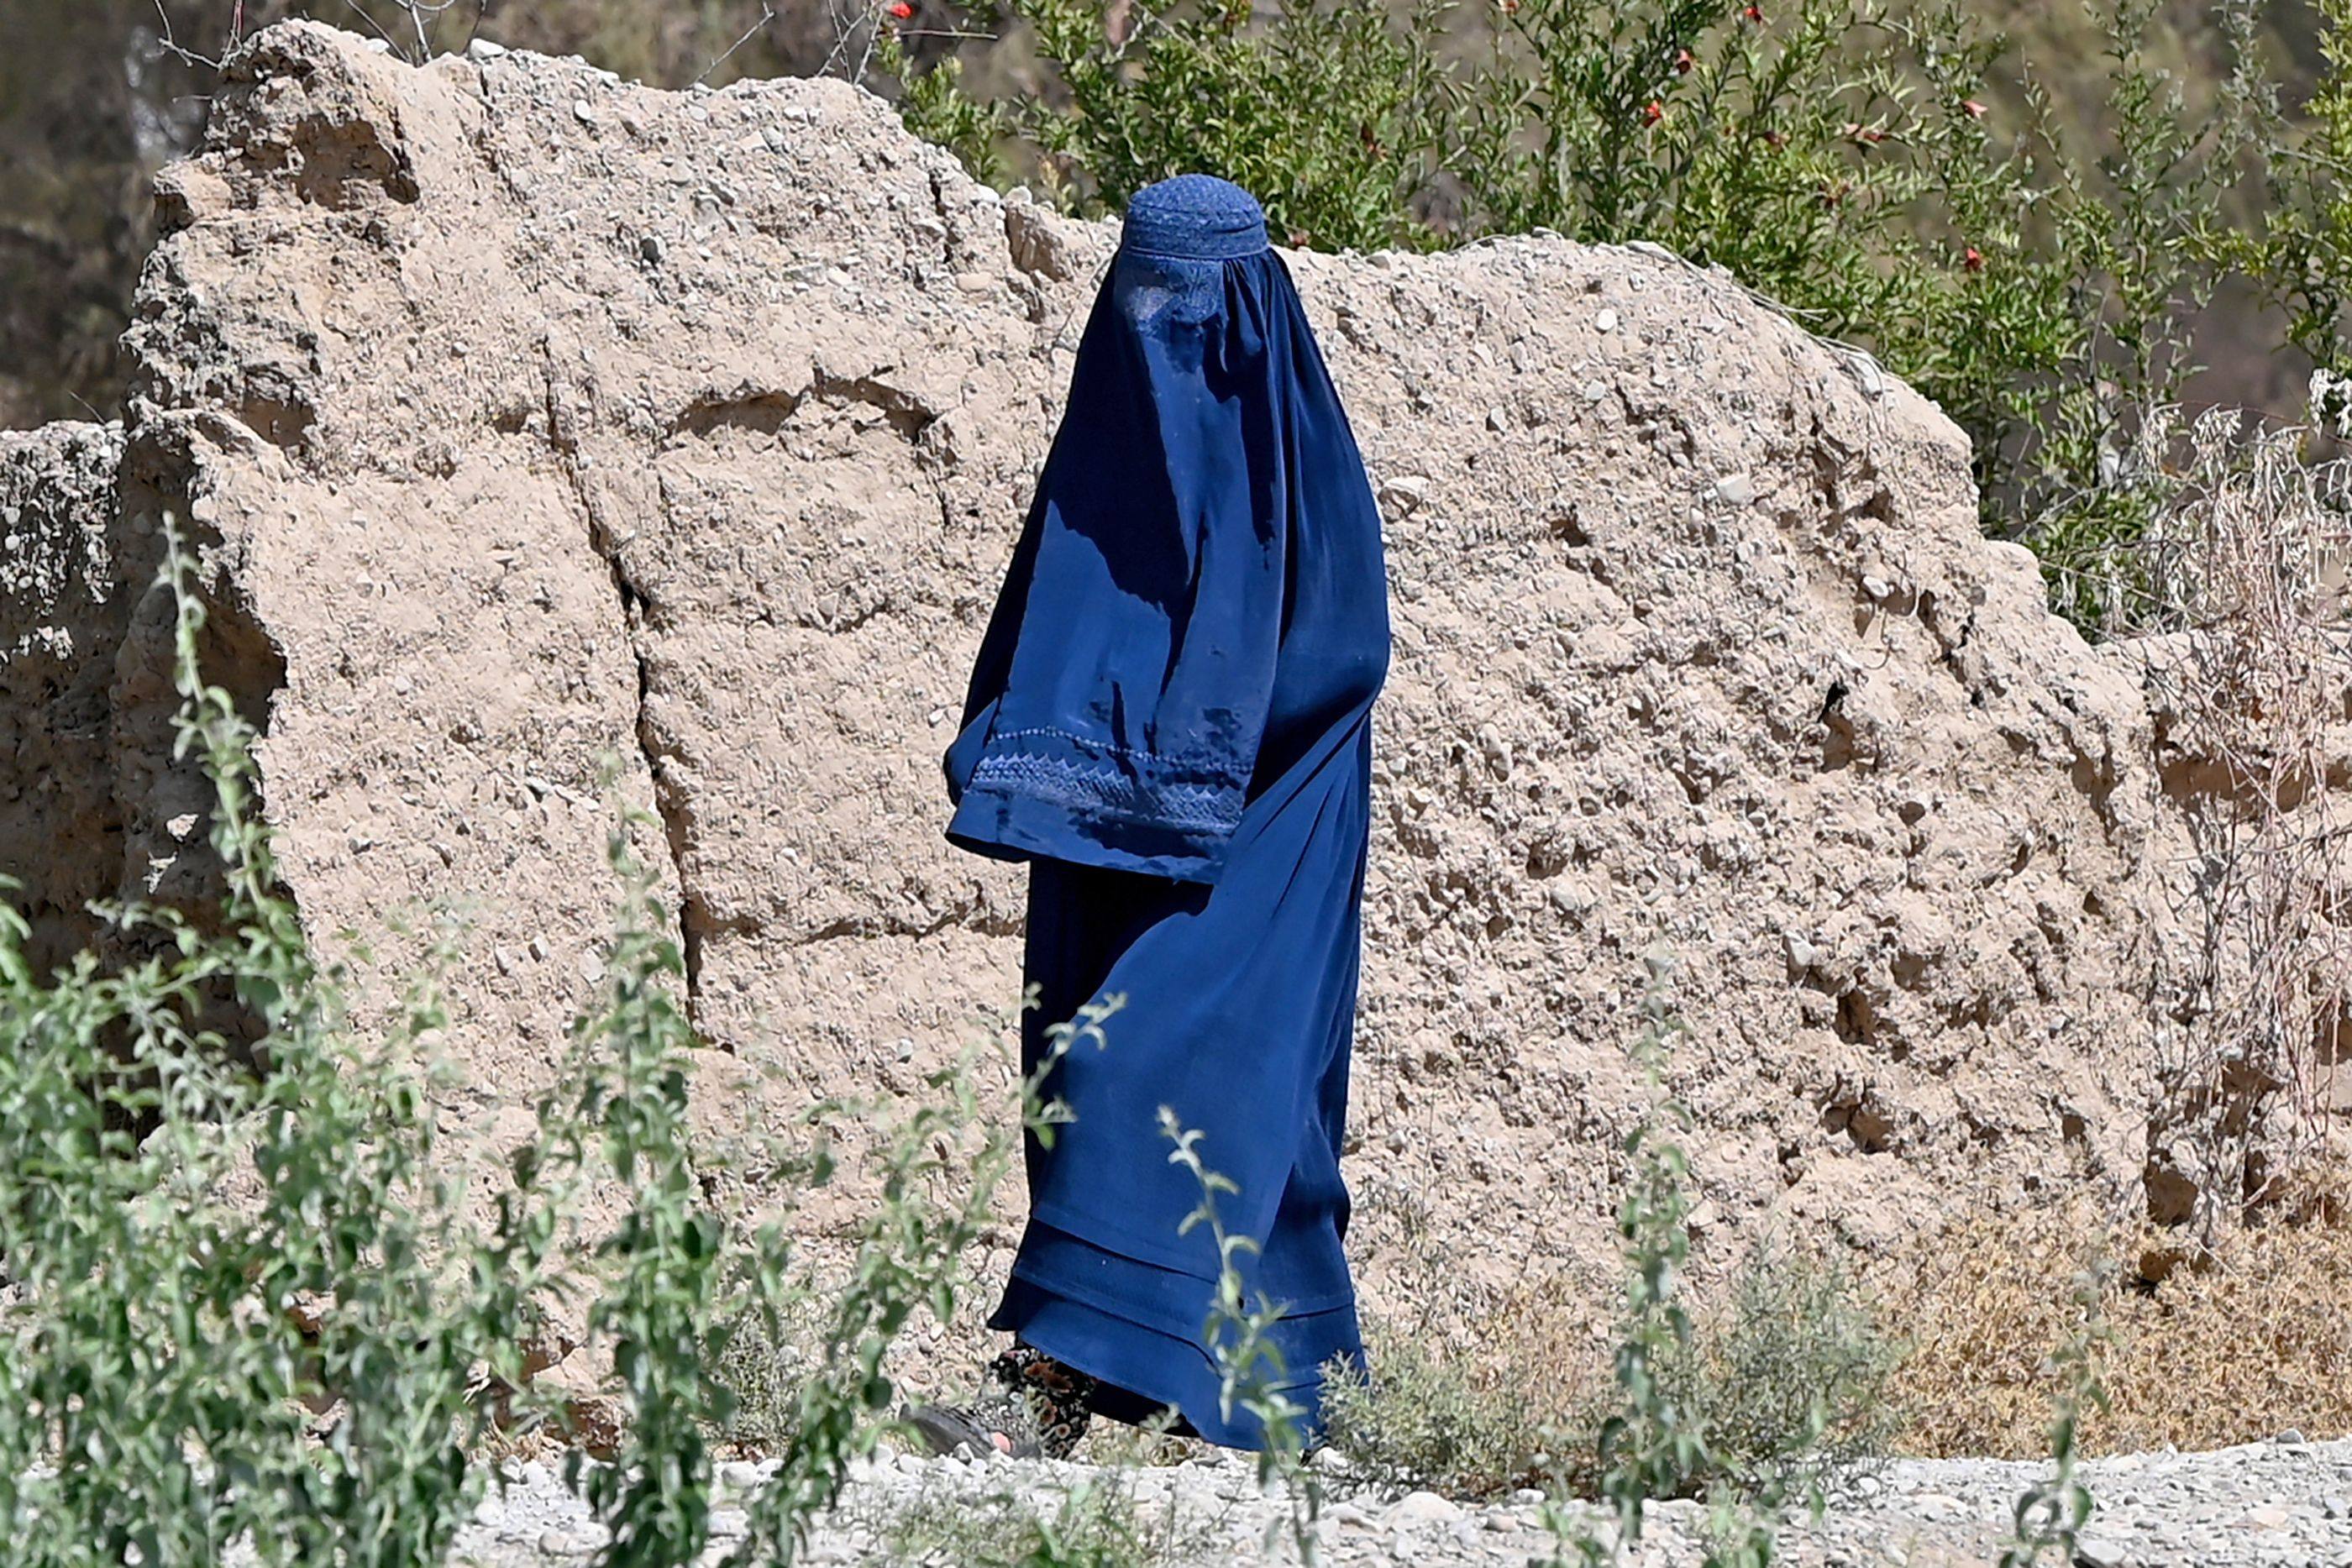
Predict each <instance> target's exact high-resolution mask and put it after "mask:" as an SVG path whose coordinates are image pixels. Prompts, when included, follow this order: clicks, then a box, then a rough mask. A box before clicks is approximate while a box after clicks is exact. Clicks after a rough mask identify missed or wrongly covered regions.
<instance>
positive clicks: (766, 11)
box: [694, 0, 776, 87]
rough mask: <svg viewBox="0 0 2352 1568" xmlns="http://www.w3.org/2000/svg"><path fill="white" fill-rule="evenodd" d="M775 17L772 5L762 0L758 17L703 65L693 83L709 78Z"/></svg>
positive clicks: (700, 82)
mask: <svg viewBox="0 0 2352 1568" xmlns="http://www.w3.org/2000/svg"><path fill="white" fill-rule="evenodd" d="M775 19H776V12H775V8H774V7H773V6H772V5H766V4H765V3H764V0H763V3H762V4H761V6H760V19H759V20H758V21H756V22H754V23H752V24H751V26H748V27H746V28H744V29H743V36H742V37H740V38H738V39H736V40H735V41H734V42H733V43H731V44H730V45H728V46H727V47H726V50H725V51H724V52H723V53H721V54H719V56H718V57H716V58H714V59H713V60H712V61H711V62H710V63H709V65H707V66H705V67H703V68H702V74H701V75H700V76H698V77H697V78H694V85H695V86H697V87H700V86H701V85H702V84H703V83H704V82H706V81H709V79H710V73H711V72H712V71H715V70H717V69H718V68H719V67H720V66H723V65H725V64H726V63H727V60H728V57H729V56H731V55H732V54H734V52H735V51H736V50H738V49H740V48H741V47H743V46H744V45H746V44H748V43H750V42H751V39H752V37H754V36H755V35H757V34H758V32H759V31H760V29H761V28H762V27H764V26H767V25H768V24H769V23H771V22H772V21H774V20H775Z"/></svg>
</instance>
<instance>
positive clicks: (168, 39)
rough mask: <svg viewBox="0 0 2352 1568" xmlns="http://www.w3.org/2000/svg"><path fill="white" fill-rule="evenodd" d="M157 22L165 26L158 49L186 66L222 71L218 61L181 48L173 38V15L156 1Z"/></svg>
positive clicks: (159, 1)
mask: <svg viewBox="0 0 2352 1568" xmlns="http://www.w3.org/2000/svg"><path fill="white" fill-rule="evenodd" d="M243 3H244V0H238V4H239V5H243ZM155 20H156V21H158V22H159V23H161V24H163V37H161V38H159V39H157V40H156V44H155V47H157V48H159V49H162V50H163V52H164V53H165V54H167V55H170V56H172V57H173V58H175V59H177V60H178V61H179V62H180V63H181V64H182V65H184V66H203V67H205V68H206V69H208V70H215V71H216V70H218V69H220V62H219V61H218V60H208V59H206V58H205V57H204V56H202V55H200V54H197V53H196V52H195V51H194V49H186V48H183V47H180V41H179V40H178V39H177V38H174V37H173V36H172V14H171V13H170V12H169V11H166V10H164V9H163V0H155Z"/></svg>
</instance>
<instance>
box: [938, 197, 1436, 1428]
mask: <svg viewBox="0 0 2352 1568" xmlns="http://www.w3.org/2000/svg"><path fill="white" fill-rule="evenodd" d="M1388 663H1389V614H1388V592H1387V578H1386V568H1385V565H1384V561H1383V556H1382V551H1381V530H1380V514H1379V511H1378V509H1377V507H1375V504H1374V502H1373V499H1372V494H1371V489H1370V485H1369V483H1368V482H1367V480H1366V477H1365V474H1364V465H1363V459H1362V456H1361V454H1360V452H1359V450H1358V447H1357V444H1356V440H1355V435H1354V433H1353V432H1352V430H1351V429H1350V428H1349V423H1348V418H1347V415H1346V413H1345V412H1344V411H1343V410H1342V408H1341V406H1340V402H1339V394H1338V392H1337V390H1336V389H1335V388H1334V387H1333V385H1332V382H1331V377H1330V374H1329V372H1328V370H1327V368H1326V367H1325V364H1324V361H1323V358H1322V354H1321V352H1320V350H1318V348H1317V346H1316V342H1315V339H1314V335H1313V333H1312V331H1311V330H1310V329H1309V328H1308V325H1307V318H1306V315H1305V313H1304V311H1303V310H1302V308H1300V305H1299V300H1298V295H1297V289H1296V287H1294V285H1293V282H1292V278H1291V276H1290V271H1289V268H1288V267H1287V266H1286V264H1285V263H1284V261H1283V259H1282V257H1281V256H1279V255H1278V254H1277V253H1276V252H1275V251H1274V250H1273V249H1272V248H1271V247H1270V246H1268V244H1267V241H1266V231H1265V217H1264V214H1263V213H1262V212H1261V211H1260V209H1259V206H1258V204H1257V203H1256V202H1255V200H1254V199H1253V198H1252V197H1251V196H1250V195H1249V193H1247V192H1245V191H1244V190H1242V189H1241V188H1240V187H1239V186H1237V185H1234V184H1232V183H1229V182H1226V181H1223V180H1219V179H1214V178H1212V177H1210V176H1207V175H1201V174H1184V175H1179V176H1177V177H1176V178H1174V179H1171V180H1165V181H1161V182H1160V183H1157V184H1154V185H1150V186H1148V187H1146V188H1145V189H1144V190H1142V191H1140V192H1139V193H1137V194H1136V195H1135V197H1134V198H1133V200H1132V201H1131V202H1130V203H1129V206H1128V209H1127V214H1126V221H1125V225H1124V226H1123V228H1122V230H1121V234H1120V240H1119V245H1118V250H1117V252H1116V254H1115V255H1114V256H1113V258H1112V260H1111V263H1110V266H1109V269H1108V274H1107V276H1106V277H1105V278H1104V280H1103V282H1102V285H1101V287H1100V288H1099V290H1098V292H1097V295H1096V297H1095V300H1094V305H1093V309H1092V312H1091V314H1090V315H1089V316H1088V318H1087V325H1086V329H1085V332H1084V334H1083V336H1082V337H1081V339H1080V341H1079V346H1078V352H1077V358H1076V363H1075V365H1074V366H1073V368H1072V371H1071V379H1070V391H1069V402H1068V405H1067V410H1066V413H1065V414H1064V416H1063V421H1062V424H1061V427H1060V429H1059V430H1058V431H1057V432H1056V433H1055V439H1054V443H1053V445H1052V448H1051V450H1050V451H1049V453H1048V455H1047V457H1046V461H1045V468H1044V470H1043V472H1042V474H1041V475H1040V476H1039V480H1038V484H1037V488H1036V492H1035V494H1034V497H1033V498H1032V501H1031V504H1030V507H1029V510H1028V513H1027V516H1026V518H1025V520H1024V525H1023V528H1022V531H1021V535H1020V538H1019V541H1018V543H1017V544H1016V545H1015V547H1014V549H1013V560H1012V564H1011V567H1010V569H1009V570H1008V571H1007V573H1006V577H1005V580H1004V584H1003V591H1002V593H1001V594H1000V596H999V598H998V601H997V603H996V607H995V610H994V612H993V614H992V617H991V619H990V622H989V625H988V629H987V632H986V633H985V635H984V637H983V639H982V644H981V648H980V652H979V654H978V656H977V658H976V660H975V662H974V665H973V669H972V674H971V686H970V691H969V694H968V695H967V698H966V702H965V705H964V710H963V719H962V724H961V729H960V731H959V733H958V734H957V736H956V738H955V740H954V742H953V744H952V745H951V746H950V747H949V748H948V751H947V754H946V757H945V759H944V765H945V771H946V775H947V785H948V794H949V797H950V801H951V803H952V806H953V816H952V818H951V820H950V823H949V825H948V828H947V834H948V838H949V840H950V841H951V842H953V843H956V844H958V845H960V846H961V847H963V848H965V849H967V850H971V851H973V852H977V853H981V854H985V855H992V856H995V857H998V858H1001V859H1009V860H1017V861H1025V862H1028V868H1029V872H1028V874H1029V917H1028V931H1027V939H1026V945H1025V948H1024V974H1025V977H1026V979H1027V980H1028V981H1030V982H1032V983H1034V985H1035V986H1036V987H1037V988H1038V994H1039V1001H1040V1006H1039V1007H1038V1008H1037V1009H1033V1010H1032V1011H1030V1012H1029V1013H1027V1014H1025V1015H1024V1025H1023V1042H1022V1043H1023V1051H1024V1057H1025V1059H1026V1063H1027V1065H1028V1066H1029V1067H1030V1068H1031V1069H1032V1070H1034V1068H1035V1066H1036V1064H1037V1063H1039V1062H1040V1061H1043V1060H1045V1051H1046V1034H1045V1030H1046V1027H1047V1026H1048V1025H1049V1024H1051V1023H1054V1022H1057V1021H1060V1020H1064V1019H1070V1018H1072V1017H1074V1016H1075V1015H1076V1013H1077V1011H1078V1010H1079V1009H1080V1008H1081V1007H1082V1006H1083V1005H1084V1004H1086V1003H1087V1002H1089V1001H1093V1000H1099V999H1103V998H1108V997H1111V996H1114V995H1116V996H1120V997H1123V998H1125V1000H1124V1006H1123V1009H1122V1010H1120V1011H1118V1013H1117V1014H1116V1015H1115V1016H1113V1017H1112V1018H1111V1019H1108V1022H1107V1023H1106V1025H1105V1033H1106V1035H1107V1036H1108V1042H1107V1044H1106V1045H1105V1046H1104V1047H1103V1048H1101V1049H1099V1050H1097V1049H1096V1048H1094V1047H1092V1046H1086V1045H1082V1046H1080V1047H1079V1048H1078V1049H1077V1050H1076V1051H1074V1052H1072V1053H1071V1054H1070V1055H1069V1056H1067V1057H1066V1059H1065V1060H1064V1061H1062V1062H1061V1063H1060V1064H1059V1065H1058V1066H1057V1067H1056V1068H1055V1071H1054V1072H1053V1074H1052V1075H1051V1078H1050V1079H1049V1081H1048V1082H1047V1085H1046V1088H1047V1092H1048V1093H1049V1094H1051V1095H1054V1096H1056V1097H1058V1098H1060V1099H1061V1100H1062V1101H1064V1102H1065V1103H1066V1104H1067V1106H1068V1108H1069V1110H1070V1112H1071V1113H1072V1116H1073V1118H1074V1119H1073V1120H1072V1121H1071V1122H1070V1123H1069V1124H1067V1125H1065V1126H1062V1127H1060V1128H1058V1129H1057V1130H1056V1136H1055V1138H1054V1139H1053V1140H1052V1144H1051V1146H1050V1147H1047V1146H1045V1145H1041V1143H1040V1142H1039V1140H1038V1139H1036V1138H1035V1137H1034V1135H1033V1136H1032V1137H1031V1138H1030V1139H1029V1142H1028V1147H1027V1150H1026V1156H1027V1157H1026V1169H1027V1173H1028V1178H1029V1199H1030V1210H1029V1222H1028V1226H1027V1228H1026V1231H1025V1233H1024V1237H1023V1240H1022V1244H1021V1247H1020V1250H1019V1253H1018V1255H1017V1258H1016V1260H1015V1261H1014V1263H1013V1273H1012V1279H1011V1282H1010V1284H1009V1285H1008V1287H1007V1289H1006V1291H1005V1293H1004V1295H1003V1300H1002V1301H1000V1303H999V1304H998V1307H997V1309H996V1311H995V1312H994V1314H993V1315H992V1317H991V1319H990V1323H991V1326H992V1327H996V1328H1001V1329H1011V1330H1013V1331H1014V1332H1015V1333H1017V1334H1018V1335H1019V1336H1020V1337H1021V1338H1022V1339H1024V1340H1025V1341H1027V1342H1028V1343H1031V1344H1034V1345H1035V1346H1036V1347H1037V1348H1038V1349H1040V1350H1042V1351H1044V1352H1045V1353H1046V1354H1049V1355H1052V1356H1054V1357H1055V1358H1056V1359H1057V1360H1060V1361H1063V1362H1065V1363H1066V1364H1069V1365H1072V1366H1075V1367H1076V1368H1077V1369H1078V1370H1080V1371H1082V1372H1086V1373H1088V1374H1091V1375H1094V1376H1096V1377H1097V1378H1100V1379H1102V1380H1103V1381H1104V1382H1105V1383H1106V1384H1107V1385H1111V1387H1112V1388H1113V1389H1114V1390H1118V1391H1124V1393H1125V1394H1126V1395H1128V1396H1132V1397H1133V1399H1135V1400H1137V1401H1139V1402H1146V1403H1149V1404H1150V1405H1162V1406H1175V1407H1176V1408H1177V1409H1179V1410H1181V1412H1182V1414H1183V1416H1184V1417H1185V1419H1186V1420H1187V1421H1188V1422H1189V1423H1190V1424H1191V1425H1192V1427H1193V1428H1194V1429H1196V1430H1197V1431H1198V1432H1200V1433H1201V1435H1202V1436H1203V1437H1207V1438H1209V1439H1210V1440H1211V1441H1213V1442H1216V1443H1220V1444H1223V1445H1226V1446H1229V1447H1237V1448H1257V1447H1261V1446H1263V1444H1264V1441H1265V1437H1264V1434H1263V1433H1262V1432H1261V1431H1260V1430H1259V1428H1258V1427H1257V1423H1256V1422H1255V1419H1254V1418H1253V1417H1251V1416H1249V1415H1248V1414H1247V1413H1246V1412H1245V1411H1244V1410H1243V1409H1241V1408H1240V1407H1238V1406H1235V1407H1234V1408H1233V1409H1231V1410H1223V1409H1221V1408H1220V1401H1219V1397H1218V1394H1219V1379H1218V1376H1217V1371H1216V1366H1215V1363H1214V1360H1213V1357H1212V1355H1211V1354H1210V1351H1209V1346H1208V1343H1207V1340H1206V1338H1205V1336H1204V1325H1205V1324H1206V1322H1207V1321H1208V1318H1209V1314H1210V1310H1211V1306H1212V1303H1213V1281H1215V1279H1216V1277H1217V1273H1218V1259H1217V1256H1216V1250H1215V1248H1214V1245H1213V1242H1212V1241H1211V1239H1210V1237H1209V1234H1208V1232H1207V1230H1206V1229H1205V1228H1196V1229H1194V1230H1193V1231H1192V1232H1191V1233H1190V1234H1186V1235H1180V1234H1179V1233H1178V1232H1179V1228H1180V1226H1181V1223H1182V1221H1183V1218H1184V1216H1185V1215H1186V1214H1188V1213H1190V1212H1191V1211H1192V1208H1193V1207H1195V1206H1196V1204H1197V1203H1198V1202H1199V1199H1200V1192H1199V1188H1198V1186H1197V1184H1196V1182H1195V1179H1194V1177H1193V1176H1192V1174H1191V1173H1190V1172H1188V1171H1186V1170H1184V1169H1183V1168H1181V1166H1176V1165H1173V1164H1171V1163H1170V1161H1169V1159H1168V1154H1169V1149H1170V1145H1168V1143H1167V1142H1166V1140H1165V1139H1163V1138H1162V1137H1161V1136H1160V1132H1159V1111H1160V1107H1161V1106H1163V1105H1165V1106H1168V1107H1170V1108H1171V1110H1172V1111H1173V1112H1174V1113H1175V1115H1176V1117H1177V1119H1178V1120H1179V1121H1180V1122H1181V1124H1183V1125H1184V1126H1186V1127H1190V1128H1196V1129H1199V1130H1200V1132H1201V1133H1202V1137H1201V1140H1200V1142H1199V1145H1198V1149H1199V1153H1200V1155H1201V1156H1202V1160H1203V1162H1204V1163H1205V1164H1207V1165H1208V1166H1209V1167H1210V1168H1212V1169H1213V1170H1216V1171H1220V1172H1222V1173H1223V1174H1224V1175H1225V1176H1229V1177H1231V1178H1232V1179H1233V1180H1234V1182H1236V1183H1237V1184H1238V1185H1239V1187H1240V1191H1239V1192H1238V1194H1229V1195H1225V1196H1224V1197H1222V1198H1221V1200H1220V1204H1219V1209H1220V1216H1221V1218H1222V1219H1223V1222H1224V1224H1225V1225H1226V1227H1227V1228H1228V1229H1229V1230H1230V1231H1231V1232H1232V1233H1234V1234H1235V1235H1239V1236H1246V1237H1248V1238H1249V1239H1251V1240H1252V1241H1254V1242H1255V1243H1256V1250H1255V1252H1254V1253H1247V1254H1244V1256H1243V1257H1242V1259H1241V1260H1240V1262H1241V1269H1242V1272H1243V1276H1244V1282H1245V1284H1246V1286H1247V1288H1248V1290H1249V1291H1250V1292H1251V1299H1252V1300H1253V1301H1265V1302H1269V1303H1278V1304H1280V1305H1281V1306H1282V1308H1283V1309H1284V1315H1283V1317H1282V1319H1281V1321H1280V1323H1279V1325H1278V1327H1277V1328H1276V1331H1275V1333H1274V1335H1273V1340H1274V1343H1275V1345H1276V1349H1277V1350H1278V1352H1279V1353H1280V1354H1281V1356H1282V1359H1283V1370H1282V1371H1281V1373H1280V1374H1279V1375H1277V1376H1276V1377H1275V1378H1274V1380H1273V1381H1274V1382H1275V1384H1276V1385H1277V1386H1280V1387H1283V1388H1285V1389H1286V1391H1287V1392H1288V1393H1289V1395H1290V1396H1291V1397H1292V1398H1293V1399H1294V1400H1296V1401H1297V1402H1298V1403H1299V1404H1301V1405H1302V1406H1305V1407H1306V1408H1307V1411H1308V1420H1307V1425H1308V1427H1309V1428H1310V1430H1311V1429H1313V1428H1314V1427H1316V1426H1318V1424H1319V1419H1320V1415H1319V1412H1320V1398H1319V1396H1320V1386H1321V1376H1320V1374H1321V1368H1322V1366H1323V1364H1325V1363H1326V1362H1327V1361H1328V1360H1329V1358H1331V1357H1333V1356H1338V1357H1341V1358H1344V1359H1345V1360H1346V1361H1348V1362H1349V1363H1351V1364H1357V1365H1361V1364H1362V1359H1363V1350H1362V1345H1361V1343H1360V1338H1359V1334H1358V1330H1357V1323H1356V1312H1355V1295H1354V1290H1353V1286H1352V1284H1351V1282H1350V1280H1349V1271H1348V1264H1347V1259H1346V1256H1345V1254H1344V1252H1343V1249H1342V1242H1343V1241H1344V1239H1345V1238H1346V1235H1347V1228H1348V1214H1349V1199H1348V1192H1347V1188H1346V1186H1345V1185H1344V1183H1343V1182H1342V1180H1341V1178H1340V1174H1339V1152H1340V1140H1341V1136H1342V1133H1343V1129H1344V1126H1345V1123H1346V1119H1347V1099H1348V1058H1349V1044H1350V1041H1351V1039H1352V1036H1353V1031H1354V1015H1355V1004H1356V989H1357V975H1358V963H1359V932H1360V919H1361V911H1362V903H1363V891H1364V868H1365V858H1366V852H1367V846H1368V841H1369V830H1370V770H1371V724H1370V719H1371V712H1372V705H1373V702H1374V699H1375V698H1376V696H1377V695H1378V694H1379V692H1380V689H1381V684H1382V682H1383V680H1384V679H1385V677H1386V674H1387V671H1388Z"/></svg>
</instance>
